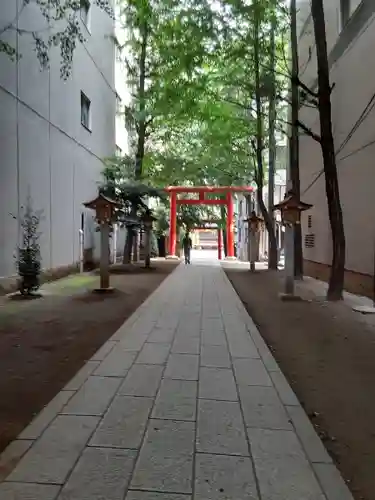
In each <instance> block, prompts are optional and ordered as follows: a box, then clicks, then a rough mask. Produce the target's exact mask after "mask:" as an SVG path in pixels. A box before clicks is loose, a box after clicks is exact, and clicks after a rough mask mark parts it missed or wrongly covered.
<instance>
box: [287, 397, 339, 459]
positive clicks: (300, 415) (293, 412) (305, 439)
mask: <svg viewBox="0 0 375 500" xmlns="http://www.w3.org/2000/svg"><path fill="white" fill-rule="evenodd" d="M286 410H287V412H288V414H289V417H290V418H291V420H292V423H293V426H294V428H295V430H296V433H297V435H298V437H299V439H300V441H301V442H302V446H303V448H304V450H305V453H306V455H307V457H308V458H309V460H310V461H311V462H321V463H331V462H332V459H331V457H330V456H329V455H328V453H327V451H326V449H325V448H324V446H323V443H322V442H321V440H320V439H319V437H318V435H317V433H316V432H315V429H314V427H313V425H312V424H311V422H310V420H309V418H308V417H307V415H306V413H305V411H304V409H303V408H302V407H301V406H287V407H286Z"/></svg>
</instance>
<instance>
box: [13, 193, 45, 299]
mask: <svg viewBox="0 0 375 500" xmlns="http://www.w3.org/2000/svg"><path fill="white" fill-rule="evenodd" d="M21 210H22V212H21V215H20V218H19V219H20V220H19V223H20V228H21V233H22V235H21V238H22V243H21V244H20V246H19V247H18V248H17V254H16V263H17V271H18V275H19V277H20V279H19V281H18V290H19V291H20V292H21V294H22V295H31V294H33V293H35V292H36V291H37V290H38V289H39V287H40V272H41V255H40V245H39V239H40V236H41V233H40V232H39V231H38V229H39V224H40V220H41V215H42V211H40V210H39V211H34V210H33V207H32V201H31V198H30V196H28V198H27V203H26V206H25V207H21ZM14 218H15V219H17V217H14Z"/></svg>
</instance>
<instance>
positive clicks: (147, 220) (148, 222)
mask: <svg viewBox="0 0 375 500" xmlns="http://www.w3.org/2000/svg"><path fill="white" fill-rule="evenodd" d="M155 220H156V218H155V217H154V216H153V215H152V213H151V210H150V209H147V210H146V212H145V214H144V215H143V217H142V223H143V226H144V228H145V267H147V268H149V267H150V265H151V230H152V224H153V222H154V221H155Z"/></svg>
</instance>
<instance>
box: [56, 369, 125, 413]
mask: <svg viewBox="0 0 375 500" xmlns="http://www.w3.org/2000/svg"><path fill="white" fill-rule="evenodd" d="M120 383H121V379H118V378H113V377H93V376H92V377H89V378H88V379H87V380H86V382H85V383H84V384H83V386H82V387H81V388H80V390H79V391H78V392H77V393H76V394H75V395H74V396H73V397H72V399H71V400H70V401H69V403H68V404H67V405H66V406H65V407H64V408H63V409H62V411H61V413H64V414H71V415H98V416H100V415H103V413H104V412H105V410H106V409H107V407H108V405H109V403H110V401H111V399H112V398H113V396H114V395H115V393H116V391H117V389H118V388H119V385H120Z"/></svg>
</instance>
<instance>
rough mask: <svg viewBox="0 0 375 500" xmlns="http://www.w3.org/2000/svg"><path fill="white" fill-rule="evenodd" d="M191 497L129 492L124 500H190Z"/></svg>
mask: <svg viewBox="0 0 375 500" xmlns="http://www.w3.org/2000/svg"><path fill="white" fill-rule="evenodd" d="M191 498H192V497H191V495H174V494H173V493H154V492H152V493H151V492H149V491H129V492H128V494H127V495H126V498H125V500H191Z"/></svg>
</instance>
